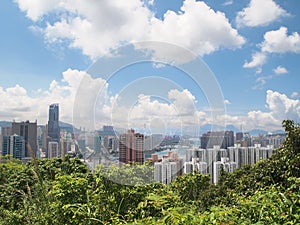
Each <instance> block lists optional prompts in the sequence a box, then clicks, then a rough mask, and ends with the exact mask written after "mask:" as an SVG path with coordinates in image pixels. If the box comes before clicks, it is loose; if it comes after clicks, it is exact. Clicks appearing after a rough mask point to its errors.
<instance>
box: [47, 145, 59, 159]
mask: <svg viewBox="0 0 300 225" xmlns="http://www.w3.org/2000/svg"><path fill="white" fill-rule="evenodd" d="M54 157H59V147H58V142H56V141H50V142H49V143H48V158H54Z"/></svg>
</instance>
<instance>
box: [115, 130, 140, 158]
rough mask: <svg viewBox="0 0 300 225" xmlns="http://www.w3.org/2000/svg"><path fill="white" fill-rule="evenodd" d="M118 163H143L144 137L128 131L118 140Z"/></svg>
mask: <svg viewBox="0 0 300 225" xmlns="http://www.w3.org/2000/svg"><path fill="white" fill-rule="evenodd" d="M119 161H120V162H122V163H130V162H138V163H144V135H143V134H139V133H134V130H132V129H131V130H128V133H127V134H121V135H120V139H119Z"/></svg>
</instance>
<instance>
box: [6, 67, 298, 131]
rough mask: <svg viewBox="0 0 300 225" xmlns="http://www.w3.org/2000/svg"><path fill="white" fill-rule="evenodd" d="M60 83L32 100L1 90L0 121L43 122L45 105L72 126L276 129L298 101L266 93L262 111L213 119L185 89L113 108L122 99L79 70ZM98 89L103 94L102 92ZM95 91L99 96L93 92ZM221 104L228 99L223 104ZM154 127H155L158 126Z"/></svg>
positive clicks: (15, 90)
mask: <svg viewBox="0 0 300 225" xmlns="http://www.w3.org/2000/svg"><path fill="white" fill-rule="evenodd" d="M62 76H63V79H62V80H60V81H52V82H51V84H49V89H48V90H46V91H45V90H38V91H37V92H36V93H37V95H35V96H30V95H29V94H28V92H27V91H26V90H25V89H24V88H23V87H21V86H20V85H16V86H15V87H10V88H6V89H3V88H1V87H0V101H1V102H2V104H1V105H0V117H1V118H2V119H3V120H9V121H11V120H13V119H15V120H17V121H19V120H31V121H33V120H35V119H37V120H38V123H39V124H46V123H47V118H48V106H49V104H51V103H54V102H57V103H59V104H60V118H61V120H62V121H65V122H69V123H73V124H74V125H75V126H76V127H80V126H81V127H86V128H89V129H95V128H100V127H101V126H102V125H104V124H110V123H112V124H113V125H114V126H116V127H123V128H127V127H128V128H130V127H140V128H143V127H146V128H147V129H148V128H149V129H150V128H151V127H156V125H157V124H156V122H157V123H158V122H159V124H158V125H159V126H160V127H162V128H164V127H169V128H172V127H173V128H179V129H180V128H183V127H185V126H195V125H196V126H202V125H204V124H215V125H221V126H222V125H224V121H226V123H227V124H233V125H235V126H237V127H239V126H240V125H241V124H242V125H243V127H244V128H245V129H248V130H250V129H253V128H261V129H266V130H270V131H272V130H275V129H279V128H281V122H282V120H284V119H293V120H295V121H300V101H299V100H298V99H292V98H296V97H297V96H298V93H296V92H295V93H293V94H292V98H289V97H287V96H286V95H285V94H282V93H279V92H277V91H272V90H268V91H267V92H266V106H267V108H266V109H267V111H265V112H263V111H261V110H253V111H249V112H248V113H246V114H244V115H238V116H236V115H235V116H233V115H229V114H225V115H218V116H217V117H216V118H214V120H213V118H212V116H211V113H212V112H211V111H209V110H208V111H207V112H204V111H201V110H199V109H198V108H197V107H196V97H195V96H194V95H193V94H192V93H191V92H190V91H189V90H187V89H184V90H177V89H171V90H169V91H168V95H167V97H166V98H165V99H164V100H163V101H159V100H158V99H157V98H152V97H151V96H149V95H145V94H142V93H141V94H140V95H139V96H138V97H137V99H136V103H135V104H133V105H118V101H119V99H121V98H122V97H123V96H118V95H115V96H109V95H108V94H107V87H108V84H107V83H106V82H105V81H104V80H103V79H101V78H92V77H91V76H90V75H89V74H87V73H86V72H83V71H78V70H72V69H68V70H67V71H65V72H64V73H63V75H62ZM101 90H102V91H101ZM96 93H98V94H96ZM224 103H225V104H228V103H229V101H228V100H225V102H224ZM158 125H157V126H158Z"/></svg>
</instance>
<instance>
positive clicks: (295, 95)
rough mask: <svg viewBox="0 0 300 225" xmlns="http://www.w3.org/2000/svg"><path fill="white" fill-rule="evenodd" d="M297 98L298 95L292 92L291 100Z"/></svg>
mask: <svg viewBox="0 0 300 225" xmlns="http://www.w3.org/2000/svg"><path fill="white" fill-rule="evenodd" d="M298 96H299V93H298V92H296V91H294V92H293V93H292V94H291V98H297V97H298Z"/></svg>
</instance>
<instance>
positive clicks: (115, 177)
mask: <svg viewBox="0 0 300 225" xmlns="http://www.w3.org/2000/svg"><path fill="white" fill-rule="evenodd" d="M283 126H284V128H285V130H286V134H287V138H286V141H285V143H284V146H283V147H282V148H280V149H278V152H277V153H276V154H275V155H273V156H272V158H270V159H267V160H264V161H260V162H259V163H257V164H255V165H254V166H252V167H251V166H244V167H243V168H241V169H239V170H236V171H235V172H233V173H222V175H221V180H220V182H219V183H218V185H212V184H210V183H209V180H210V179H209V177H207V176H205V175H201V174H199V173H191V174H187V175H184V176H181V177H178V178H177V179H176V180H175V181H173V182H172V183H171V184H170V185H163V184H160V183H154V182H152V180H151V179H150V180H147V179H138V178H137V177H143V178H145V177H149V173H151V171H149V169H147V168H149V167H145V166H138V165H137V166H135V167H132V166H124V167H121V168H119V167H112V168H110V169H109V170H106V169H105V168H103V167H99V168H98V170H96V171H95V172H94V173H92V172H91V171H90V170H89V169H88V168H87V167H86V166H85V164H83V163H82V162H81V161H80V160H79V159H76V158H68V157H66V158H65V159H64V160H61V159H43V160H36V159H34V160H33V161H32V162H29V163H26V164H22V163H20V162H19V161H16V160H4V159H2V163H1V164H0V224H299V223H300V127H299V125H298V124H294V122H293V121H289V120H287V121H284V122H283ZM137 174H138V176H136V175H137ZM128 178H130V179H129V181H130V183H127V185H124V184H122V183H124V182H123V179H125V180H128ZM116 181H118V182H116ZM133 184H134V185H133Z"/></svg>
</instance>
